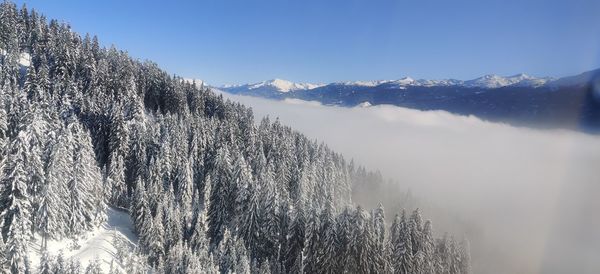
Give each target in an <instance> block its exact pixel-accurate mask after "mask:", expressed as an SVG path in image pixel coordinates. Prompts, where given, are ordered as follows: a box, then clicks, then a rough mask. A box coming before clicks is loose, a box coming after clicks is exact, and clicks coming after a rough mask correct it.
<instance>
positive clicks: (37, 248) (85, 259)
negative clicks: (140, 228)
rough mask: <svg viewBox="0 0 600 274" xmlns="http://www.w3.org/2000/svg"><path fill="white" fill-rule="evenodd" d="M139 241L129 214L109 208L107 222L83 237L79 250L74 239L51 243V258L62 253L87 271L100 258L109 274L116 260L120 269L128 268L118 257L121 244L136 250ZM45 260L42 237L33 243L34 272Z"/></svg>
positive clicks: (80, 240)
mask: <svg viewBox="0 0 600 274" xmlns="http://www.w3.org/2000/svg"><path fill="white" fill-rule="evenodd" d="M137 241H138V238H137V236H136V235H135V233H134V232H133V223H132V222H131V219H130V218H129V214H128V213H127V212H124V211H121V210H119V209H115V208H108V209H107V220H106V221H105V222H104V223H103V224H102V225H101V226H100V227H98V228H96V229H94V230H92V231H89V232H88V233H86V234H84V235H82V236H81V237H79V241H78V242H77V245H78V246H77V247H75V242H74V240H73V239H62V240H59V241H48V255H49V256H52V257H55V256H57V255H58V254H59V253H60V252H62V253H63V256H64V258H65V259H66V260H69V259H73V260H79V262H80V263H81V265H82V267H84V268H85V267H86V266H87V265H88V264H89V262H91V261H93V260H94V259H96V258H98V259H99V260H100V262H101V264H102V265H101V267H102V270H103V271H104V272H106V273H107V272H108V271H109V269H110V265H111V262H113V260H114V264H115V265H116V266H119V267H120V268H121V270H123V269H124V266H123V265H121V264H120V263H119V262H120V261H121V260H122V259H123V258H120V257H121V256H118V250H117V247H116V245H117V243H124V244H125V245H126V246H128V247H129V248H130V249H133V248H134V247H135V246H137ZM41 257H42V250H41V238H40V236H39V235H36V237H35V240H34V241H32V242H31V243H30V244H29V259H30V260H31V265H32V267H33V268H34V269H37V267H38V265H39V263H40V258H41Z"/></svg>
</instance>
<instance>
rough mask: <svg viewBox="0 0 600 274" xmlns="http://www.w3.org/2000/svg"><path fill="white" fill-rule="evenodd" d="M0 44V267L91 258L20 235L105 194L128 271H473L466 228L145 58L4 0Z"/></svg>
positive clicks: (41, 232)
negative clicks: (375, 186)
mask: <svg viewBox="0 0 600 274" xmlns="http://www.w3.org/2000/svg"><path fill="white" fill-rule="evenodd" d="M0 53H1V54H0V85H1V90H0V180H1V181H0V182H1V184H0V229H1V237H0V249H1V250H2V252H1V253H0V264H1V266H2V267H1V269H3V270H4V272H9V273H100V272H101V270H100V268H99V267H98V265H97V264H98V262H92V263H90V264H89V265H81V264H79V263H78V262H72V261H70V262H69V261H66V260H64V259H63V258H62V257H61V256H60V255H58V256H57V255H56V254H54V255H53V254H45V256H43V258H42V261H41V262H40V264H39V266H36V267H32V266H31V264H30V261H29V258H28V254H29V251H28V248H29V246H28V242H29V241H31V240H32V239H34V238H41V239H42V243H44V242H46V240H56V239H69V238H76V237H77V236H78V235H81V234H82V233H84V232H85V231H88V230H90V229H92V228H94V227H97V226H98V225H100V224H101V223H102V222H104V221H105V219H106V208H107V206H112V207H117V208H121V209H123V210H127V211H128V212H129V214H130V216H131V219H132V220H133V223H134V226H135V230H136V231H135V232H136V234H137V235H138V236H139V243H138V247H137V248H136V250H135V252H136V253H137V255H138V257H139V258H141V259H140V260H133V259H132V260H129V261H127V262H124V265H125V271H126V272H127V273H131V274H133V273H146V272H148V271H154V272H156V273H468V272H470V266H469V264H470V262H469V251H468V244H467V243H457V242H456V241H455V240H454V239H453V238H452V237H450V236H445V237H442V238H435V237H434V234H433V231H432V224H431V222H430V221H424V220H423V219H422V217H421V215H420V212H419V211H418V210H415V211H413V212H398V213H397V215H395V217H393V218H390V219H388V220H387V221H386V218H387V217H388V216H386V214H385V213H384V209H383V207H381V206H380V207H378V208H374V209H372V210H366V209H363V208H362V207H360V206H356V205H355V204H353V202H352V200H351V192H352V187H353V185H357V184H365V182H373V181H382V180H383V179H382V178H381V176H379V175H378V173H375V172H369V171H366V170H365V169H364V168H362V167H358V166H355V165H354V164H353V163H352V162H347V161H346V160H345V159H344V158H343V157H342V156H341V155H340V154H337V153H335V152H334V151H332V150H331V149H329V148H328V147H327V146H326V145H324V144H321V143H317V142H316V141H314V140H311V139H309V138H307V137H306V136H304V135H302V134H300V133H298V132H296V131H294V130H292V129H291V128H290V127H287V126H285V125H282V124H281V123H280V122H279V121H277V120H275V121H270V120H269V119H268V118H265V119H263V120H261V121H260V123H255V121H254V118H253V114H252V110H251V109H249V108H247V107H244V106H243V105H240V104H238V103H235V102H231V101H227V100H224V99H223V97H222V96H220V95H216V94H215V93H213V92H212V91H210V90H209V89H207V88H204V87H202V86H200V85H197V84H196V83H190V82H188V81H185V80H183V79H182V78H181V77H178V76H172V75H169V74H168V73H167V72H165V71H163V70H161V69H160V68H159V67H158V66H157V65H156V64H155V63H152V62H150V61H139V60H136V59H133V58H131V57H129V56H128V54H127V53H126V52H123V51H120V50H118V49H116V48H115V47H110V48H104V47H102V46H100V44H99V42H98V39H97V38H96V37H95V36H94V37H90V36H89V35H85V36H83V37H81V36H80V35H78V34H77V33H75V32H73V31H72V30H71V29H70V27H69V25H67V24H65V23H59V22H58V21H57V20H47V19H46V18H45V17H44V16H43V15H40V14H39V13H37V12H36V11H34V10H31V11H28V10H27V8H26V7H22V8H20V9H18V8H17V7H16V5H15V4H13V3H11V2H3V3H2V4H1V6H0ZM394 214H395V213H394ZM390 224H391V225H390ZM42 246H43V245H42ZM119 271H120V270H119V269H118V268H115V269H112V268H111V273H120V272H119Z"/></svg>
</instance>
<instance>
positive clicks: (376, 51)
mask: <svg viewBox="0 0 600 274" xmlns="http://www.w3.org/2000/svg"><path fill="white" fill-rule="evenodd" d="M23 2H26V3H27V5H28V7H29V8H35V9H37V10H38V11H40V12H41V13H44V14H45V15H46V16H47V17H48V18H56V19H59V20H63V21H65V22H68V23H70V24H71V25H72V27H73V29H74V30H75V31H77V32H80V33H86V32H88V33H91V34H96V35H98V37H99V38H100V41H101V42H102V43H103V44H104V45H111V44H114V45H116V46H117V47H118V48H119V49H122V50H126V51H128V52H129V53H130V55H132V56H133V57H136V58H140V59H149V60H152V61H155V62H157V63H158V64H159V65H160V66H161V67H162V68H164V69H166V70H167V71H169V72H170V73H173V74H177V75H180V76H184V77H190V78H199V79H203V80H205V81H207V82H208V83H210V84H214V85H220V84H227V83H246V82H257V81H261V80H267V79H272V78H283V79H288V80H292V81H296V82H334V81H346V80H376V79H397V78H401V77H403V76H411V77H413V78H433V79H438V78H457V79H463V80H464V79H471V78H475V77H478V76H481V75H484V74H492V73H493V74H500V75H512V74H517V73H521V72H524V73H527V74H530V75H534V76H566V75H572V74H577V73H580V72H583V71H586V70H591V69H595V68H599V67H600V15H599V14H600V0H587V1H586V0H563V1H556V0H546V1H537V0H536V1H526V0H520V1H513V0H504V1H497V0H490V1H487V0H478V1H462V0H438V1H434V0H407V1H405V0H395V1H394V0H389V1H388V0H363V1H357V0H340V1H337V0H297V1H291V0H290V1H284V0H279V1H277V0H255V1H248V0H246V1H244V0H240V1H230V0H221V1H218V0H214V1H212V0H211V1H150V0H147V1H124V0H102V1H74V0H71V1H59V0H56V1H47V0H46V1H44V0H32V1H27V0H17V1H16V3H17V4H18V5H21V4H22V3H23Z"/></svg>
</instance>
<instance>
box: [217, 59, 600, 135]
mask: <svg viewBox="0 0 600 274" xmlns="http://www.w3.org/2000/svg"><path fill="white" fill-rule="evenodd" d="M598 83H600V70H593V71H589V72H585V73H582V74H579V75H575V76H569V77H563V78H559V79H553V78H550V77H541V78H539V77H533V76H529V75H526V74H517V75H513V76H507V77H502V76H498V75H485V76H482V77H479V78H476V79H472V80H466V81H463V80H456V79H444V80H426V79H418V80H415V79H413V78H410V77H405V78H401V79H398V80H379V81H356V82H338V83H330V84H306V83H303V84H298V83H293V82H289V81H285V80H281V79H275V80H270V81H263V82H260V83H255V84H245V85H236V86H223V87H221V89H223V90H224V91H226V92H229V93H232V94H240V95H249V96H259V97H264V98H270V99H279V100H281V99H286V98H294V99H302V100H307V101H318V102H320V103H322V104H325V105H336V106H348V107H349V106H357V105H360V106H371V105H381V104H391V105H396V106H401V107H408V108H413V109H419V110H446V111H449V112H452V113H456V114H461V115H474V116H477V117H479V118H482V119H486V120H491V121H499V122H506V123H510V124H514V125H524V126H531V127H538V128H548V127H549V128H567V129H573V130H578V131H585V132H598V130H600V122H599V121H600V84H598Z"/></svg>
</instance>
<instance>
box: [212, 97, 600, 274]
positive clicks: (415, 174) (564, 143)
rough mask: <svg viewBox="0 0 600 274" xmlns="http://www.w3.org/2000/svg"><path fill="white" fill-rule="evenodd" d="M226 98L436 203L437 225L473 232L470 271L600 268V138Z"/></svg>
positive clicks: (376, 110)
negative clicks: (280, 123)
mask: <svg viewBox="0 0 600 274" xmlns="http://www.w3.org/2000/svg"><path fill="white" fill-rule="evenodd" d="M224 96H225V97H227V98H229V99H231V100H234V101H238V102H241V103H243V104H245V105H247V106H250V107H252V108H253V111H254V114H255V116H256V120H257V121H260V118H261V117H263V116H266V115H268V116H270V117H271V118H272V119H274V118H276V117H278V118H279V119H280V121H281V122H282V123H284V124H287V125H290V126H292V127H293V128H294V129H297V130H299V131H300V132H302V133H304V134H306V135H307V136H309V137H311V138H316V139H318V140H319V141H324V142H325V143H327V144H328V145H329V146H330V147H331V148H333V149H334V150H336V151H338V152H341V153H342V154H343V155H345V156H346V157H347V158H353V159H354V160H355V161H356V162H358V163H360V164H362V165H365V166H366V167H367V168H370V169H378V170H380V171H381V172H382V174H383V175H384V176H385V177H389V178H394V179H395V180H397V181H399V184H401V185H402V187H405V188H407V189H408V188H410V189H411V191H412V192H413V193H416V195H418V196H419V197H423V198H424V199H426V200H427V201H429V202H431V203H435V205H436V207H437V208H441V209H443V210H430V212H424V215H425V217H428V218H431V219H432V221H433V222H434V227H435V228H436V230H437V231H438V232H440V233H441V232H442V231H450V232H451V233H454V234H455V235H456V234H461V233H464V234H465V235H466V236H467V237H468V239H469V240H470V243H471V253H472V260H473V270H474V273H597V271H598V270H599V269H600V260H599V259H598V258H600V177H599V175H600V137H599V136H594V135H587V134H583V133H579V132H573V131H566V130H534V129H528V128H517V127H513V126H509V125H506V124H499V123H491V122H487V121H482V120H480V119H478V118H476V117H473V116H458V115H454V114H451V113H448V112H444V111H419V110H412V109H406V108H400V107H396V106H389V105H381V106H370V107H355V108H343V107H333V106H323V105H321V104H320V103H318V102H307V101H300V100H285V101H273V100H266V99H261V98H254V97H246V96H233V95H228V94H224ZM399 196H400V195H399ZM377 198H378V197H372V199H377ZM399 199H400V197H399ZM388 214H389V215H388V218H391V216H393V215H392V214H393V213H388ZM442 215H447V216H452V217H453V218H450V221H448V220H447V219H449V218H444V216H442ZM447 216H445V217H447ZM436 219H437V220H443V221H441V222H437V223H436ZM452 220H454V221H452Z"/></svg>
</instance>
